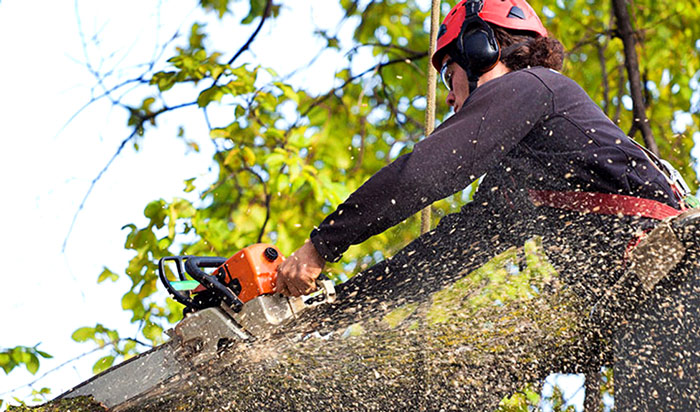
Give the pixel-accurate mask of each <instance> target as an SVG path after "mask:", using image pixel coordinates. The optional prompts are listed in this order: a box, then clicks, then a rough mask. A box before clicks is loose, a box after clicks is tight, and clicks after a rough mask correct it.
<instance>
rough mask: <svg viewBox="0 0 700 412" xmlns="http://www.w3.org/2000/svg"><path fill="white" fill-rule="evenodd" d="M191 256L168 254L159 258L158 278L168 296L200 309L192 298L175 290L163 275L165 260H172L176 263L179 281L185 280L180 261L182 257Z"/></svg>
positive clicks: (189, 257) (187, 257)
mask: <svg viewBox="0 0 700 412" xmlns="http://www.w3.org/2000/svg"><path fill="white" fill-rule="evenodd" d="M191 258H192V256H168V257H164V258H161V259H160V260H159V261H158V277H159V278H160V281H161V283H163V286H165V288H166V289H167V290H168V293H170V296H172V297H173V298H174V299H175V300H176V301H178V302H180V303H182V304H183V305H185V306H187V307H190V308H196V309H201V308H199V305H197V303H196V302H195V301H194V300H192V298H190V297H189V296H188V295H185V294H184V293H181V292H180V291H178V290H176V289H175V288H174V287H173V285H171V284H170V280H169V279H168V277H167V276H166V275H165V262H167V261H170V260H172V261H174V262H176V263H177V277H178V279H180V280H181V281H184V280H187V278H186V277H185V271H184V270H183V263H182V262H183V260H184V259H191Z"/></svg>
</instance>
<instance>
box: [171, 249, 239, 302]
mask: <svg viewBox="0 0 700 412" xmlns="http://www.w3.org/2000/svg"><path fill="white" fill-rule="evenodd" d="M226 260H227V259H226V258H222V257H211V256H192V257H190V258H189V259H187V261H185V270H186V271H187V273H188V274H189V275H190V276H192V278H193V279H194V280H196V281H198V282H199V283H200V284H201V285H202V286H204V287H205V288H207V289H208V290H211V291H214V292H216V293H217V294H218V295H219V296H220V297H221V299H222V300H223V301H224V303H226V304H227V305H229V306H231V308H232V309H233V310H234V311H235V312H240V310H241V308H242V307H243V302H241V300H240V299H238V296H236V295H235V294H234V293H233V292H232V291H231V289H229V288H227V287H226V286H225V285H224V284H223V283H221V282H220V281H219V279H217V278H216V276H213V275H210V274H208V273H206V272H205V271H203V270H202V269H200V268H218V267H219V266H221V265H223V264H224V263H226Z"/></svg>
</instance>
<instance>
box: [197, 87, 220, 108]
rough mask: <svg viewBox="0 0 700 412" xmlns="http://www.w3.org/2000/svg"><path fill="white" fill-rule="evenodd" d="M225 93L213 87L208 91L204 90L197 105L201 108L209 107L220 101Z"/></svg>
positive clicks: (198, 98)
mask: <svg viewBox="0 0 700 412" xmlns="http://www.w3.org/2000/svg"><path fill="white" fill-rule="evenodd" d="M223 95H224V93H223V92H222V91H221V87H219V86H213V87H210V88H208V89H205V90H202V92H201V93H199V97H197V105H198V106H199V107H205V106H208V105H209V103H211V102H212V101H220V100H221V97H222V96H223Z"/></svg>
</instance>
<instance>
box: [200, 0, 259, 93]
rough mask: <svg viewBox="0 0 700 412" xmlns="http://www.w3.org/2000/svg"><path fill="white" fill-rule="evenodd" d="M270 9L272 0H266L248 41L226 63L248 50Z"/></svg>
mask: <svg viewBox="0 0 700 412" xmlns="http://www.w3.org/2000/svg"><path fill="white" fill-rule="evenodd" d="M271 10H272V0H267V3H265V10H263V14H262V16H260V22H259V23H258V27H256V28H255V31H253V34H251V35H250V37H249V38H248V41H246V42H245V43H244V44H243V46H241V48H240V49H238V51H237V52H236V53H235V54H234V55H233V57H231V58H230V59H229V61H228V62H226V64H227V65H230V64H232V63H233V62H234V61H236V59H237V58H238V57H239V56H240V55H241V54H243V52H244V51H246V50H248V48H249V47H250V45H251V44H252V43H253V40H255V38H256V37H257V36H258V33H260V29H262V26H263V24H265V20H267V17H268V16H269V15H270V11H271ZM221 76H223V72H222V73H219V75H218V76H216V78H215V79H214V83H212V87H213V86H215V85H216V83H217V82H218V81H219V79H220V78H221Z"/></svg>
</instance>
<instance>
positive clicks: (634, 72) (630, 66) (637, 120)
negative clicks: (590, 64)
mask: <svg viewBox="0 0 700 412" xmlns="http://www.w3.org/2000/svg"><path fill="white" fill-rule="evenodd" d="M612 6H613V10H614V12H615V19H616V20H617V31H618V34H619V36H620V38H621V39H622V44H623V45H624V51H625V68H626V69H627V77H628V79H629V84H630V92H631V94H632V103H633V106H632V113H633V115H634V119H633V123H632V128H631V129H630V131H629V133H628V134H629V135H630V136H633V135H634V134H635V133H636V131H637V130H641V131H642V136H643V137H644V144H645V145H646V147H647V149H649V150H651V151H652V152H653V153H654V154H656V155H657V156H658V155H659V148H658V146H657V145H656V140H655V139H654V135H653V133H652V131H651V125H650V124H649V119H648V118H647V114H646V104H645V103H644V96H643V93H642V83H641V76H640V74H639V60H638V59H637V50H636V49H635V46H636V44H637V39H636V36H635V32H634V29H633V28H632V23H631V21H630V16H629V13H628V12H627V2H626V0H612Z"/></svg>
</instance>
